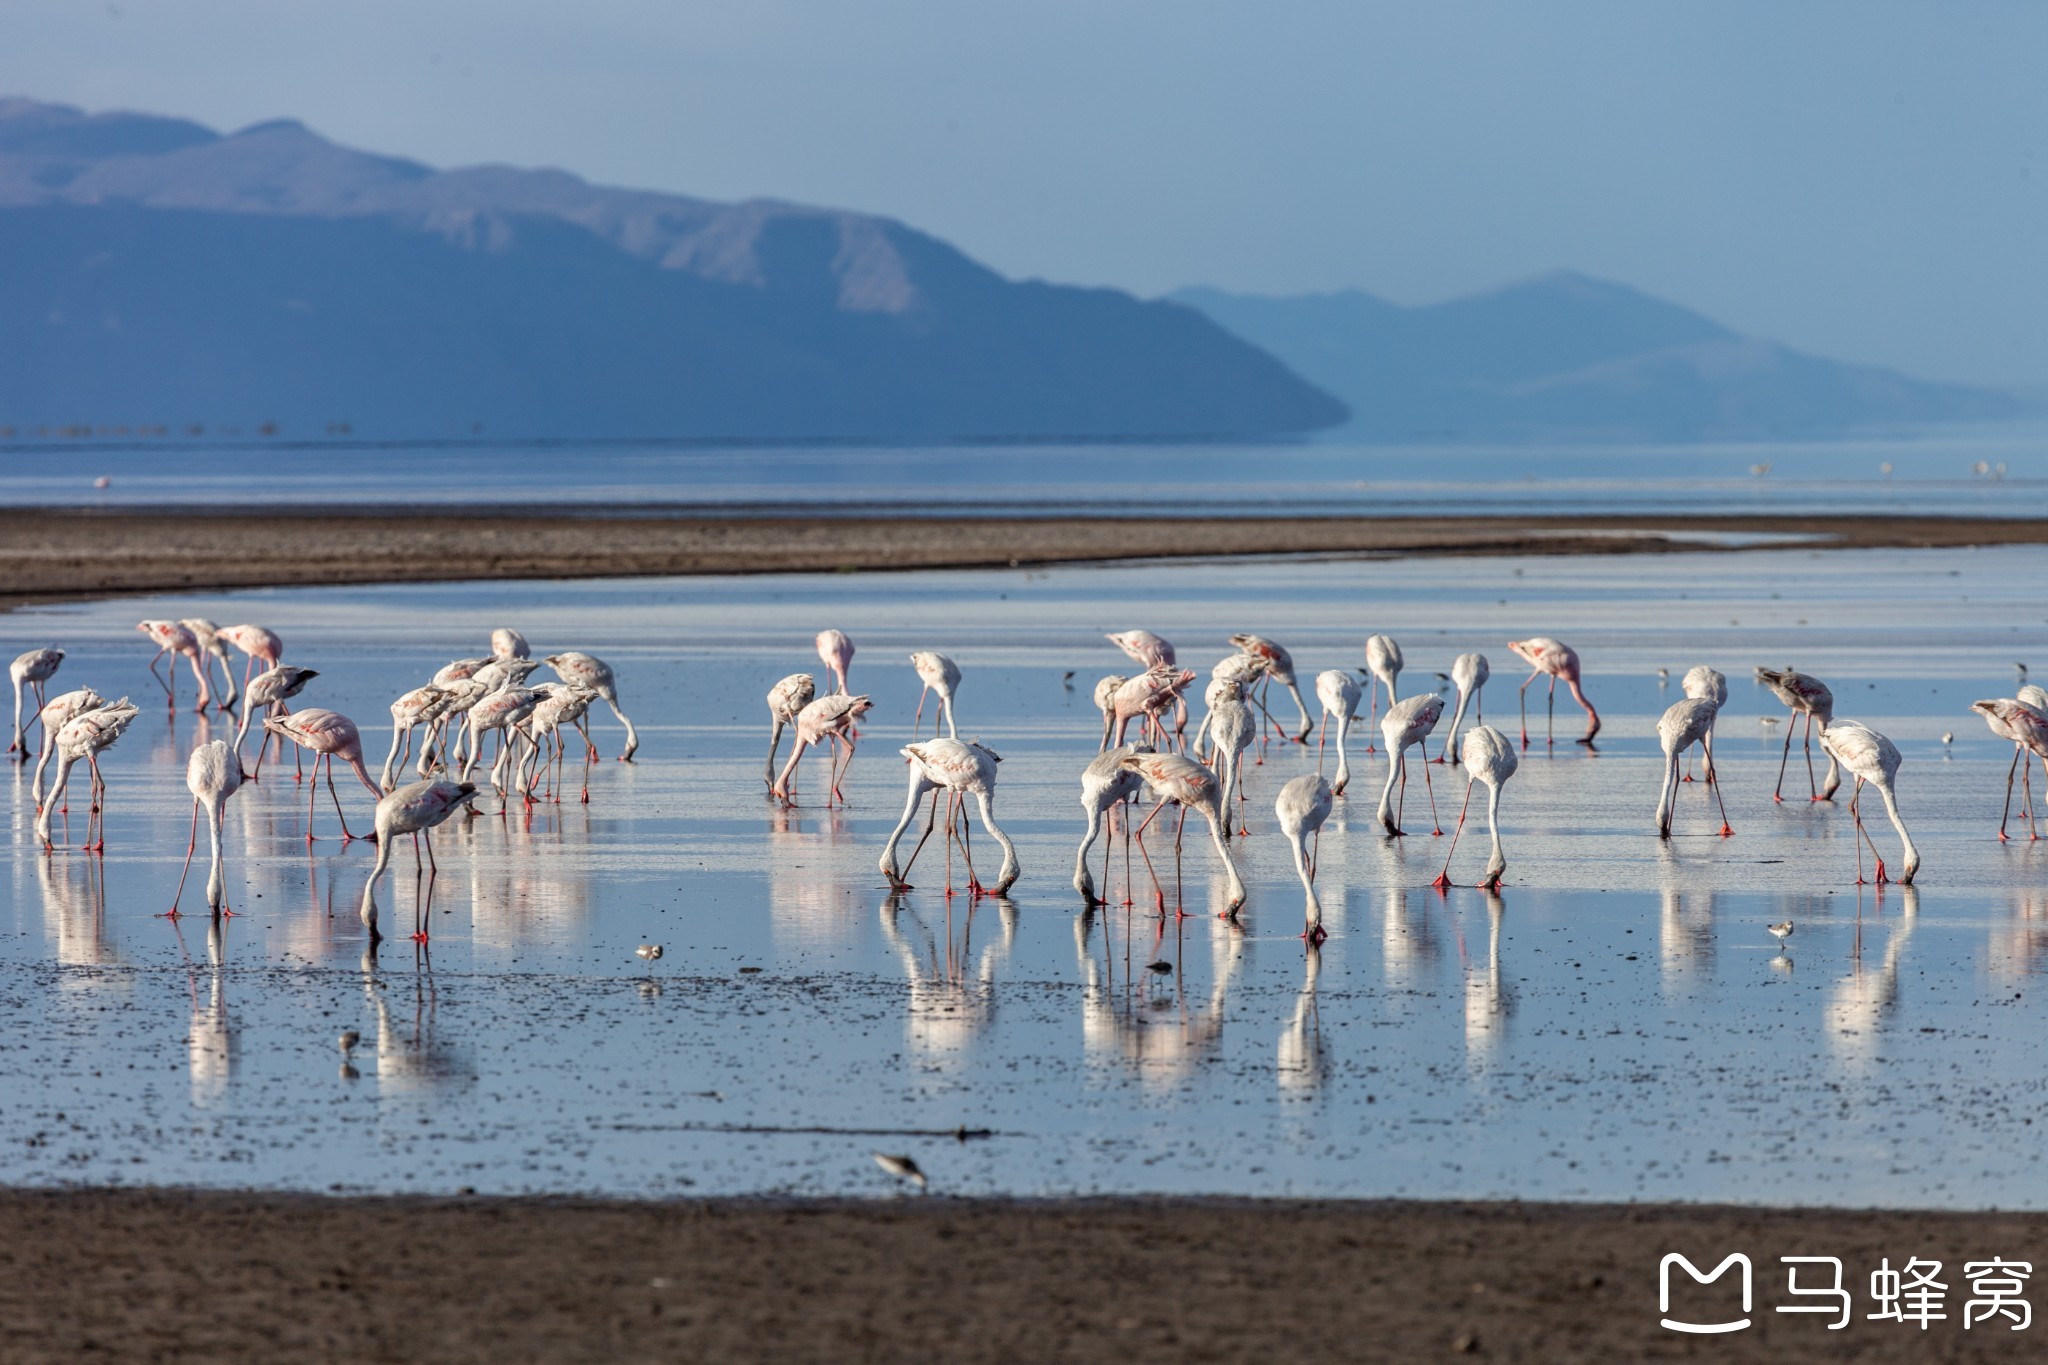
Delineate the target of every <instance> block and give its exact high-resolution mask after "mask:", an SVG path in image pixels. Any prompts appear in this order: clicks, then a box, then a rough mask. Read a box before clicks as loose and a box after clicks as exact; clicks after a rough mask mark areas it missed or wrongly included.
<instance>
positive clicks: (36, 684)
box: [7, 645, 64, 761]
mask: <svg viewBox="0 0 2048 1365" xmlns="http://www.w3.org/2000/svg"><path fill="white" fill-rule="evenodd" d="M63 662H64V651H63V650H61V649H59V648H57V647H56V646H55V645H48V646H45V647H44V648H42V649H31V650H30V651H29V652H28V653H26V654H23V655H21V656H20V657H18V658H17V659H15V661H14V662H13V663H11V664H9V665H7V677H8V679H9V680H10V681H11V682H13V684H14V742H13V743H12V744H10V745H8V746H7V752H8V753H10V754H20V755H21V757H22V759H23V760H24V761H26V760H27V758H28V731H27V730H26V729H25V728H24V727H23V725H22V720H21V698H22V693H24V692H27V693H28V694H30V695H31V696H33V697H34V698H35V699H36V713H37V714H40V713H41V712H42V709H43V704H44V701H43V684H45V683H47V682H49V681H50V679H51V678H53V677H55V676H56V674H57V668H58V666H59V665H60V664H62V663H63ZM29 723H30V724H34V723H35V716H34V715H31V716H30V717H29Z"/></svg>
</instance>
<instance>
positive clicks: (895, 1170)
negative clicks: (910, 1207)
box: [872, 1152, 928, 1190]
mask: <svg viewBox="0 0 2048 1365" xmlns="http://www.w3.org/2000/svg"><path fill="white" fill-rule="evenodd" d="M872 1155H873V1156H874V1158H875V1164H876V1165H877V1166H880V1167H881V1168H882V1169H883V1170H885V1171H887V1172H888V1173H889V1174H890V1175H893V1176H895V1177H896V1178H897V1179H898V1180H908V1181H909V1182H910V1183H911V1184H913V1185H915V1186H917V1187H918V1188H919V1189H921V1190H922V1189H925V1188H927V1187H928V1182H927V1181H926V1180H925V1178H924V1172H923V1171H921V1170H919V1169H918V1168H917V1163H916V1162H915V1161H912V1160H911V1159H910V1158H909V1157H907V1156H891V1155H889V1154H888V1153H887V1152H875V1153H872Z"/></svg>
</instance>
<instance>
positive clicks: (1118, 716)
mask: <svg viewBox="0 0 2048 1365" xmlns="http://www.w3.org/2000/svg"><path fill="white" fill-rule="evenodd" d="M1194 680H1195V671H1194V670H1193V669H1192V668H1183V669H1179V670H1175V669H1171V668H1161V669H1154V670H1153V671H1151V672H1149V673H1140V674H1139V675H1138V676H1137V677H1135V678H1132V679H1130V680H1129V681H1128V682H1126V683H1124V685H1123V686H1122V687H1119V688H1117V690H1116V694H1115V695H1114V696H1112V697H1111V698H1110V707H1111V709H1112V711H1113V712H1114V729H1115V737H1116V742H1117V743H1118V744H1121V743H1123V742H1124V734H1125V732H1126V731H1127V730H1129V729H1130V726H1131V722H1132V721H1134V720H1136V719H1138V718H1139V717H1141V716H1142V717H1143V718H1144V719H1145V722H1146V724H1147V725H1152V726H1157V727H1158V730H1159V735H1160V738H1161V739H1162V740H1163V739H1164V738H1165V735H1166V726H1165V723H1164V722H1163V721H1161V720H1160V719H1159V718H1160V717H1161V716H1162V715H1164V714H1165V713H1166V709H1167V708H1168V707H1170V706H1172V705H1173V704H1174V703H1176V702H1178V701H1179V700H1180V695H1181V693H1182V692H1183V691H1185V690H1186V688H1187V685H1188V684H1189V683H1191V682H1193V681H1194Z"/></svg>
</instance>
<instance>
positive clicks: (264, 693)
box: [235, 664, 320, 780]
mask: <svg viewBox="0 0 2048 1365" xmlns="http://www.w3.org/2000/svg"><path fill="white" fill-rule="evenodd" d="M319 676H320V673H319V670H318V669H312V668H300V667H299V666H297V665H296V664H278V665H276V666H275V667H272V668H266V669H264V670H263V671H262V672H261V673H258V674H257V675H256V676H255V677H254V678H253V679H251V680H250V682H249V687H248V690H247V692H246V693H245V700H244V704H243V706H242V720H241V723H240V724H239V725H237V726H236V727H235V756H236V758H237V759H238V760H239V759H240V757H241V753H242V739H243V737H244V736H246V735H247V734H248V733H249V721H250V720H251V718H253V717H254V716H255V714H256V713H257V711H259V710H260V711H263V712H264V713H265V714H266V715H267V716H269V717H278V716H288V715H290V714H291V708H290V707H288V706H286V705H285V702H286V701H287V700H289V699H290V698H292V697H296V696H298V695H299V693H301V692H303V691H305V690H306V684H307V683H309V682H311V681H313V679H315V678H317V677H319ZM270 741H271V734H270V731H268V730H265V731H264V732H263V736H262V740H261V742H260V743H258V744H257V746H256V769H255V771H254V772H253V773H245V774H243V775H244V776H246V777H249V778H250V779H251V780H255V779H258V778H261V777H262V776H263V755H264V753H265V752H267V751H268V750H269V748H270ZM278 752H279V753H280V754H282V753H283V752H284V745H283V742H282V741H279V744H278ZM303 775H304V774H303V772H302V773H301V776H303Z"/></svg>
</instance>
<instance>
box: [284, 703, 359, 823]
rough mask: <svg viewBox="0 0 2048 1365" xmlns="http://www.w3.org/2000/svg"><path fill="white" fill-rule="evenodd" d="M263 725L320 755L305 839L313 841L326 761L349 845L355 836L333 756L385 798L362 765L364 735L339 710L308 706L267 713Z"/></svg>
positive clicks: (308, 794)
mask: <svg viewBox="0 0 2048 1365" xmlns="http://www.w3.org/2000/svg"><path fill="white" fill-rule="evenodd" d="M263 728H264V729H265V730H268V731H269V732H270V733H271V734H273V735H279V736H281V737H283V738H285V739H288V740H290V741H291V742H292V743H294V744H296V745H298V746H299V747H300V748H301V749H305V750H307V751H309V752H311V753H313V754H315V755H317V757H316V758H314V760H313V780H312V781H311V782H309V783H307V784H306V842H307V843H309V844H310V843H312V842H313V798H314V795H315V793H316V792H317V791H318V789H319V786H320V766H321V765H322V764H323V763H324V764H325V765H326V767H327V794H328V795H329V796H331V797H333V798H334V813H335V815H336V816H338V817H339V818H340V820H341V842H342V843H343V844H344V845H346V844H347V843H348V842H349V841H350V840H352V839H354V838H355V837H356V836H355V835H353V834H351V833H349V828H348V816H347V815H345V814H343V813H342V809H341V793H340V792H337V791H336V790H335V789H334V760H335V759H337V758H338V759H340V760H341V761H342V762H344V763H346V764H348V766H349V767H351V768H353V769H354V770H355V774H356V777H357V778H358V779H360V780H361V782H362V784H363V786H364V788H365V789H366V790H368V792H369V793H370V796H371V797H372V798H373V799H375V800H379V801H381V800H383V799H384V789H383V788H382V787H379V786H378V785H377V784H376V782H375V781H373V780H372V779H371V777H370V770H369V769H368V768H366V767H364V766H363V736H362V732H361V731H359V730H357V729H356V723H355V722H354V721H352V720H350V719H349V718H348V717H347V716H344V715H343V714H341V712H339V711H327V710H323V709H322V708H320V707H318V706H309V707H307V708H306V709H305V710H303V711H299V712H295V713H294V714H292V715H289V716H270V717H266V718H265V719H264V722H263ZM370 837H371V838H373V839H374V838H376V837H377V836H376V835H375V834H372V835H371V836H370Z"/></svg>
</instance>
